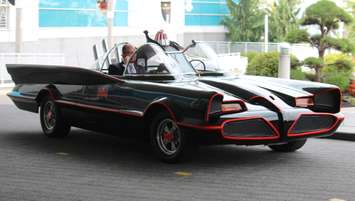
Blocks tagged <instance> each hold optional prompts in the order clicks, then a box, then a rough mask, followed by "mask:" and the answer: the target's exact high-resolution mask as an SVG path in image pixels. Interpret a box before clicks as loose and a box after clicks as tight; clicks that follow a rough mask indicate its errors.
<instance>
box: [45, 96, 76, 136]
mask: <svg viewBox="0 0 355 201" xmlns="http://www.w3.org/2000/svg"><path fill="white" fill-rule="evenodd" d="M40 120H41V126H42V130H43V133H44V135H46V136H47V137H53V138H55V137H56V138H60V137H65V136H67V135H68V133H69V132H70V125H69V124H68V123H67V122H66V121H65V119H64V118H63V116H62V114H61V111H60V108H59V107H58V105H57V104H56V103H55V102H54V100H52V99H51V98H49V97H45V98H44V99H43V100H42V101H41V108H40Z"/></svg>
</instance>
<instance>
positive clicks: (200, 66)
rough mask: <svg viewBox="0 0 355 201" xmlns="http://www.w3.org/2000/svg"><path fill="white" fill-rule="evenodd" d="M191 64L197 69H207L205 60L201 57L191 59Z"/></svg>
mask: <svg viewBox="0 0 355 201" xmlns="http://www.w3.org/2000/svg"><path fill="white" fill-rule="evenodd" d="M190 64H191V65H192V67H193V68H194V69H195V70H197V71H206V64H205V63H204V62H203V61H201V60H199V59H193V60H191V61H190Z"/></svg>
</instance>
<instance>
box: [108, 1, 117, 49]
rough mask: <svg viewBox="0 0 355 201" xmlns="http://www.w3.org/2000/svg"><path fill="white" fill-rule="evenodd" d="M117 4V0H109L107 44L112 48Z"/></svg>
mask: <svg viewBox="0 0 355 201" xmlns="http://www.w3.org/2000/svg"><path fill="white" fill-rule="evenodd" d="M115 5H116V0H108V5H107V15H106V16H107V45H108V47H107V48H108V49H109V50H110V49H111V48H112V47H113V38H112V28H113V18H114V17H115Z"/></svg>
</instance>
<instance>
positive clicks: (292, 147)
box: [269, 139, 307, 152]
mask: <svg viewBox="0 0 355 201" xmlns="http://www.w3.org/2000/svg"><path fill="white" fill-rule="evenodd" d="M306 142H307V139H303V140H297V141H291V142H287V143H285V144H278V145H269V147H270V149H272V150H273V151H277V152H294V151H296V150H298V149H300V148H302V147H303V146H304V145H305V144H306Z"/></svg>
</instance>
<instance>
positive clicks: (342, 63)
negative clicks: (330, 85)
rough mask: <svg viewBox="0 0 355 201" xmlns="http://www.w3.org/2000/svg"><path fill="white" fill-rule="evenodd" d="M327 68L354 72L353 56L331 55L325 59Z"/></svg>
mask: <svg viewBox="0 0 355 201" xmlns="http://www.w3.org/2000/svg"><path fill="white" fill-rule="evenodd" d="M324 60H325V64H326V68H330V67H334V68H336V69H338V70H339V71H347V72H350V71H352V68H353V66H355V63H354V61H353V59H352V57H351V56H348V55H346V54H341V53H338V54H329V55H327V56H326V57H325V58H324Z"/></svg>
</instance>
